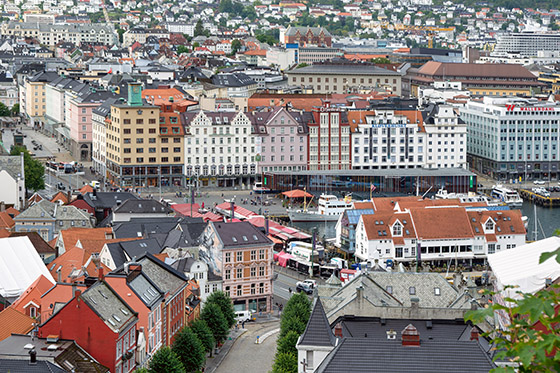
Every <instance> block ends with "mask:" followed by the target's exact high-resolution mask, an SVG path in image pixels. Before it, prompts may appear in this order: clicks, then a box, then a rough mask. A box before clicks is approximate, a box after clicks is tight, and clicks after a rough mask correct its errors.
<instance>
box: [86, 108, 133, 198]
mask: <svg viewBox="0 0 560 373" xmlns="http://www.w3.org/2000/svg"><path fill="white" fill-rule="evenodd" d="M102 106H103V105H102ZM83 199H84V201H85V202H86V203H87V204H88V205H90V206H91V207H93V208H95V209H100V208H105V209H107V208H112V207H114V206H116V205H117V204H119V203H122V202H123V201H126V200H129V199H138V196H136V195H135V194H132V193H128V192H95V195H94V193H92V192H90V193H86V194H84V195H83Z"/></svg>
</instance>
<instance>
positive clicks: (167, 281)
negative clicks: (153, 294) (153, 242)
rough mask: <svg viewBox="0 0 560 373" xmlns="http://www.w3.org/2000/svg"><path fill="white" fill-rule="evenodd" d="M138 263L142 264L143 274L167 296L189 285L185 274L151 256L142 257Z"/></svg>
mask: <svg viewBox="0 0 560 373" xmlns="http://www.w3.org/2000/svg"><path fill="white" fill-rule="evenodd" d="M138 263H140V264H142V272H143V273H145V274H146V276H148V278H149V279H150V280H151V281H152V282H153V283H154V284H157V286H158V287H159V288H160V289H161V290H162V291H163V292H165V293H166V294H167V293H169V294H170V295H173V294H175V293H176V292H177V291H178V290H180V289H181V288H182V287H183V286H185V285H186V283H187V279H186V277H185V275H184V274H182V273H181V272H179V271H177V270H176V269H175V268H173V267H171V266H170V265H168V264H165V263H163V262H162V261H161V260H159V259H157V258H155V257H154V256H152V255H150V254H146V255H145V256H144V257H142V258H141V259H140V260H138Z"/></svg>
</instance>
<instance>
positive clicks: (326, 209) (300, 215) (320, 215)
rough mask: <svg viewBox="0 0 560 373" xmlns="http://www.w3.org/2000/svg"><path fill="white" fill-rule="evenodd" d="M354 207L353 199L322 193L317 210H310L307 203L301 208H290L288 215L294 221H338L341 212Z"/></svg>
mask: <svg viewBox="0 0 560 373" xmlns="http://www.w3.org/2000/svg"><path fill="white" fill-rule="evenodd" d="M349 208H352V200H351V199H350V198H347V199H342V200H341V199H338V197H337V196H333V195H331V194H321V196H320V197H319V202H318V207H317V211H308V210H307V206H306V204H304V208H303V209H300V210H295V209H288V216H289V217H290V220H291V221H292V222H297V221H337V220H338V218H339V217H340V214H342V213H343V212H344V210H347V209H349Z"/></svg>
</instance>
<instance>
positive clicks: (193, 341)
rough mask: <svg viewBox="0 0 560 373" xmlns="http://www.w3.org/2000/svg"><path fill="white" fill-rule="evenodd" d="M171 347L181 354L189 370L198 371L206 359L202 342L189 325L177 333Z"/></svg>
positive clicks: (180, 357)
mask: <svg viewBox="0 0 560 373" xmlns="http://www.w3.org/2000/svg"><path fill="white" fill-rule="evenodd" d="M171 349H172V350H173V352H175V353H176V354H177V356H179V359H181V362H182V363H183V367H184V368H185V370H186V371H187V372H194V371H197V370H198V369H200V368H201V367H202V366H203V365H204V362H205V360H206V356H205V351H204V347H203V346H202V343H201V342H200V340H199V339H198V337H197V336H196V334H195V333H194V332H193V331H192V330H191V328H189V327H188V326H185V327H183V328H182V329H181V330H180V331H179V333H177V335H176V336H175V341H174V342H173V347H172V348H171Z"/></svg>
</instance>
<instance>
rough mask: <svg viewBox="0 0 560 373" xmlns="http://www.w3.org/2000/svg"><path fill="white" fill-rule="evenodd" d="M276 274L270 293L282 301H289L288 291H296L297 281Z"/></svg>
mask: <svg viewBox="0 0 560 373" xmlns="http://www.w3.org/2000/svg"><path fill="white" fill-rule="evenodd" d="M277 274H278V277H277V278H276V280H274V281H273V283H272V292H273V294H274V296H275V297H279V298H282V299H284V300H287V299H290V296H291V294H290V290H289V289H290V288H291V289H292V293H293V292H295V291H296V284H297V280H296V279H294V278H292V277H289V276H286V275H284V274H282V273H277Z"/></svg>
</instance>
